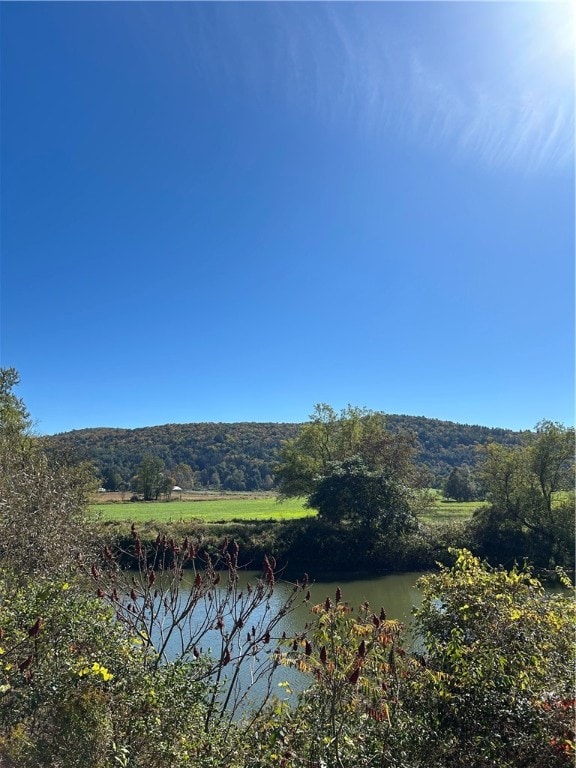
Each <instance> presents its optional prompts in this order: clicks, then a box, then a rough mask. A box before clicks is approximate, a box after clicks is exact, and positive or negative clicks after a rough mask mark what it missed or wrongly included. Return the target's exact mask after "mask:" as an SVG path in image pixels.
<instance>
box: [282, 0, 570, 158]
mask: <svg viewBox="0 0 576 768" xmlns="http://www.w3.org/2000/svg"><path fill="white" fill-rule="evenodd" d="M281 10H282V9H281ZM323 10H324V9H323ZM374 18H375V17H374V15H373V14H371V13H367V14H365V16H363V14H362V12H361V11H358V13H357V14H356V15H355V17H354V18H353V21H354V23H353V24H350V15H349V14H347V16H346V18H345V19H344V18H343V16H342V13H341V10H340V8H339V7H338V5H337V4H336V5H333V6H331V7H329V8H327V9H325V13H324V17H323V19H322V21H319V19H318V16H317V15H315V16H314V19H315V28H314V29H313V28H311V27H306V25H304V26H297V27H295V26H294V24H293V23H292V24H291V23H290V22H291V21H293V19H290V18H288V16H287V15H284V18H283V20H282V22H283V23H282V26H283V28H284V31H285V40H286V43H287V47H288V52H289V55H288V61H290V62H292V66H291V68H290V71H286V70H284V80H285V86H286V88H287V90H288V91H289V92H297V93H298V94H299V96H300V97H303V96H306V97H307V98H308V99H309V102H310V105H311V106H313V107H314V108H315V109H316V110H317V111H318V113H319V114H320V115H321V116H322V118H323V119H325V120H329V121H333V122H341V121H342V120H348V121H350V120H353V121H354V122H355V124H356V126H357V128H358V130H359V131H361V132H363V133H367V134H370V135H372V136H378V135H379V134H383V133H388V135H389V132H391V133H392V134H393V135H395V136H396V139H397V140H401V141H407V142H411V143H414V144H416V143H417V144H419V145H424V146H428V147H430V149H432V150H433V149H434V148H436V149H442V150H449V151H452V152H453V153H454V154H455V155H457V156H459V157H460V158H462V159H465V160H468V161H471V162H475V163H481V164H484V165H486V166H489V167H494V166H497V167H503V166H504V167H513V168H515V169H518V170H522V171H523V172H525V173H541V172H544V171H545V172H554V171H556V170H560V169H564V168H569V167H571V166H572V164H573V160H574V96H573V83H572V79H571V77H572V66H573V59H572V56H573V51H564V55H563V58H560V57H559V56H555V55H552V54H557V53H558V51H557V48H554V45H555V41H554V38H553V36H552V34H551V32H550V30H547V31H546V34H549V35H550V37H549V39H548V40H547V41H546V40H542V39H537V40H532V41H531V42H530V44H529V45H526V46H525V48H523V49H522V52H521V53H522V55H518V56H517V58H516V59H514V46H513V45H512V46H511V48H510V50H504V51H500V53H498V51H495V50H494V45H493V41H491V40H490V39H484V40H482V41H480V44H479V45H478V49H479V50H483V55H484V56H485V57H486V64H487V65H488V64H489V65H490V66H487V67H486V74H485V75H484V74H483V67H482V61H479V62H477V66H476V67H475V74H473V75H470V76H469V77H465V76H464V77H463V76H461V74H460V72H459V68H460V62H459V61H458V59H457V58H452V59H451V58H450V56H442V57H438V56H437V55H436V56H435V54H437V53H438V52H437V50H436V49H435V46H434V41H433V40H432V44H431V41H430V40H428V41H427V40H426V39H425V35H426V32H424V33H420V38H419V39H418V36H417V35H415V34H414V32H413V30H411V29H410V28H406V27H402V26H400V25H396V26H395V27H392V26H391V25H390V24H387V23H386V19H385V18H384V19H380V20H379V23H376V24H375V23H374ZM513 31H514V30H511V31H510V35H511V36H512V33H513ZM430 34H432V33H430ZM499 42H500V44H501V40H500V41H499ZM522 42H525V40H523V41H522ZM518 45H519V44H518ZM278 55H279V56H281V55H282V51H278ZM498 55H501V56H502V68H501V72H499V71H498V68H496V67H494V64H493V62H491V61H490V59H491V57H494V56H498ZM438 58H440V59H441V62H440V63H438V61H437V60H436V59H438ZM523 63H526V66H523ZM512 65H513V66H512ZM559 68H560V70H562V69H563V73H564V77H563V78H562V77H558V78H557V79H555V76H554V75H553V74H552V73H553V72H555V73H556V74H558V72H559ZM278 71H281V68H279V70H278Z"/></svg>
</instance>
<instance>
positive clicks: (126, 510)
mask: <svg viewBox="0 0 576 768" xmlns="http://www.w3.org/2000/svg"><path fill="white" fill-rule="evenodd" d="M90 510H91V511H92V512H93V513H94V514H95V515H97V516H98V518H99V519H100V520H103V521H108V520H129V521H131V522H146V521H150V520H155V521H157V522H165V523H167V522H179V521H184V520H192V519H197V520H202V521H204V522H206V523H216V522H222V521H229V520H235V519H241V520H264V519H270V518H274V519H275V520H293V519H295V518H298V517H308V516H309V515H313V514H315V513H314V512H313V511H312V510H310V509H305V508H304V501H303V499H287V500H286V501H284V502H282V503H281V504H280V503H278V502H277V501H276V499H275V498H274V497H273V496H267V497H264V498H260V499H259V498H251V499H250V498H237V499H235V498H226V499H213V500H202V501H189V500H185V501H146V502H144V501H141V502H125V503H123V504H93V505H92V506H91V507H90Z"/></svg>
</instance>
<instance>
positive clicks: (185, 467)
mask: <svg viewBox="0 0 576 768" xmlns="http://www.w3.org/2000/svg"><path fill="white" fill-rule="evenodd" d="M170 472H171V474H172V477H173V478H174V484H175V485H179V486H180V488H184V490H190V489H191V488H194V482H195V479H194V470H193V469H192V467H191V466H190V465H189V464H184V463H182V462H181V463H180V464H176V466H174V467H172V469H171V470H170Z"/></svg>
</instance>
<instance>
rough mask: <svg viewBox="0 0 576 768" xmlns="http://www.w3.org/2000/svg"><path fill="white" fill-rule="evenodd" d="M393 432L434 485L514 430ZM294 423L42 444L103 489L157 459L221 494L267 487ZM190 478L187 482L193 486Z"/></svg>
mask: <svg viewBox="0 0 576 768" xmlns="http://www.w3.org/2000/svg"><path fill="white" fill-rule="evenodd" d="M387 423H388V426H389V428H390V430H393V431H411V432H415V433H416V434H417V436H418V440H419V443H420V451H419V453H418V455H417V462H418V463H419V464H420V465H421V466H422V467H424V468H426V469H428V470H429V472H430V473H431V476H432V477H431V481H432V480H433V482H434V483H435V484H437V485H438V484H441V483H442V481H443V480H444V479H445V478H446V477H447V476H448V474H449V473H450V470H451V468H452V467H455V466H462V465H465V464H467V465H468V466H470V467H471V468H474V467H475V466H476V465H477V463H478V451H477V446H478V445H483V444H486V443H489V442H498V443H502V444H507V445H512V444H516V443H518V442H519V441H520V436H521V433H520V432H513V431H511V430H506V429H492V428H488V427H480V426H470V425H464V424H456V423H453V422H449V421H440V420H437V419H427V418H425V417H422V416H395V415H388V416H387ZM299 428H300V425H299V424H274V423H257V422H245V423H238V424H221V423H197V424H165V425H163V426H156V427H143V428H139V429H112V428H95V429H81V430H74V431H72V432H64V433H62V434H58V435H52V436H49V437H45V438H43V439H44V440H45V441H46V443H47V446H48V450H50V451H53V452H57V453H64V454H66V455H67V456H72V457H73V458H74V459H76V460H88V461H92V462H93V463H94V464H95V466H96V467H97V469H98V471H99V472H100V474H101V477H102V483H103V485H104V486H105V487H106V488H108V489H109V490H115V489H121V488H122V487H127V486H128V484H129V482H130V479H131V478H132V477H133V475H134V474H135V473H136V468H137V466H138V464H139V463H140V462H141V461H142V459H143V457H144V456H145V455H147V454H151V455H153V456H156V457H159V458H160V459H162V461H163V462H164V464H165V466H166V468H167V469H168V470H170V472H171V474H172V475H173V476H174V478H175V481H176V482H177V483H178V484H179V485H182V487H191V485H192V484H194V486H195V487H203V488H208V487H213V488H214V487H217V488H223V489H226V490H236V491H241V490H257V489H266V490H269V489H271V488H273V485H274V465H275V463H276V461H277V460H278V455H279V450H280V448H281V446H282V443H283V442H284V441H285V440H289V439H291V438H293V437H294V436H295V435H296V434H297V432H298V430H299ZM192 478H193V480H192Z"/></svg>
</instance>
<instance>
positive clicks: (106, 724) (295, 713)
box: [0, 369, 576, 768]
mask: <svg viewBox="0 0 576 768" xmlns="http://www.w3.org/2000/svg"><path fill="white" fill-rule="evenodd" d="M0 374H1V375H0V467H1V474H0V558H1V559H0V562H2V568H1V570H0V648H1V651H0V763H1V764H2V765H3V766H10V768H11V767H12V766H18V768H32V766H34V768H36V766H45V767H46V768H84V767H85V766H90V768H112V767H113V766H114V767H115V768H117V767H118V766H124V767H125V768H144V767H146V768H161V766H165V765H170V766H174V767H178V768H179V767H180V766H182V767H185V766H194V767H195V768H196V767H197V768H212V767H213V766H222V765H225V766H229V767H230V768H268V767H272V766H285V767H287V766H295V768H311V766H314V768H316V766H317V767H318V768H320V766H326V767H327V768H374V767H375V766H379V767H380V768H424V766H426V768H493V767H494V766H498V767H499V768H564V767H566V766H569V765H572V764H573V761H574V756H575V752H574V732H573V723H574V689H573V669H574V663H575V661H576V658H575V647H574V642H573V638H574V628H575V623H576V615H575V614H576V603H575V602H574V595H573V591H572V590H571V589H570V588H569V585H568V582H567V579H566V577H565V576H564V575H563V573H562V571H561V570H558V571H557V573H558V578H559V579H561V580H562V582H563V583H564V585H565V591H564V592H561V593H549V592H547V591H545V590H544V588H543V587H542V585H541V583H540V582H539V581H538V579H537V578H535V576H534V573H533V571H532V570H531V569H530V567H524V568H519V567H516V566H513V567H511V568H509V569H506V570H504V569H500V568H494V567H492V566H490V565H488V564H487V563H486V562H485V561H483V560H481V559H480V558H478V557H477V556H475V555H473V554H472V553H471V552H470V551H468V550H466V549H462V548H459V549H453V548H448V547H446V548H445V556H446V557H445V565H444V567H442V568H441V569H440V570H438V571H436V572H434V573H431V574H429V575H428V576H426V577H424V578H423V579H422V581H421V582H420V588H421V590H422V595H423V601H422V605H421V608H419V609H418V611H417V612H416V613H415V617H414V619H415V627H416V631H417V634H418V637H419V641H420V642H419V645H418V648H417V649H416V650H415V649H413V648H411V647H410V646H409V645H408V644H406V643H405V641H404V630H403V627H402V626H401V625H400V624H399V623H398V622H396V621H392V620H390V619H389V618H388V617H387V616H386V610H385V608H386V606H383V607H381V606H369V605H366V604H365V605H363V606H352V605H349V604H348V603H347V602H346V595H345V594H343V593H342V592H341V590H340V589H338V590H336V592H335V594H333V595H327V596H326V599H325V600H323V601H322V602H320V603H319V604H317V605H311V606H310V621H309V624H308V625H306V626H305V627H302V629H301V631H300V632H298V633H297V635H296V636H293V637H285V636H284V634H283V629H282V623H281V622H282V619H283V618H284V617H285V616H286V615H287V614H289V613H290V612H291V611H292V610H293V608H294V606H295V605H296V604H297V603H301V602H302V601H305V602H308V601H309V595H308V585H307V580H306V577H305V576H304V575H301V576H300V578H299V579H298V580H296V579H294V581H293V584H292V589H291V590H288V594H287V597H286V599H285V600H284V602H283V603H282V604H281V605H280V607H279V608H278V609H276V610H272V608H271V605H272V603H271V599H270V598H271V595H272V594H273V592H274V590H275V589H276V586H277V585H276V581H277V578H278V572H277V568H278V564H277V562H276V559H275V558H274V557H273V556H272V554H271V551H270V552H269V554H268V555H266V556H265V557H264V558H263V559H262V560H261V561H260V562H261V565H262V571H261V577H260V578H259V579H255V580H254V581H253V582H252V584H251V585H250V587H247V586H243V587H240V586H239V581H238V571H239V566H240V565H241V564H242V562H243V561H244V554H243V550H242V548H241V546H240V544H239V542H238V540H234V539H231V538H226V537H222V538H221V539H220V540H219V541H218V542H216V541H215V540H213V539H211V538H210V537H209V536H207V535H205V534H203V533H202V532H200V533H194V534H191V533H189V532H188V533H187V534H184V531H182V532H183V534H184V535H183V536H181V537H178V538H176V537H174V538H172V539H171V538H170V537H168V536H163V535H162V534H160V535H157V536H156V537H155V538H153V537H152V535H151V533H150V535H148V532H146V536H145V535H144V531H143V526H136V525H134V526H131V528H130V531H129V537H128V538H127V539H126V540H125V541H124V542H123V544H122V547H119V548H118V549H117V550H116V549H115V548H112V547H111V546H110V544H109V542H103V545H102V546H98V545H97V542H96V538H97V537H96V532H95V530H94V529H93V528H92V527H91V526H90V524H89V514H88V507H87V504H88V499H89V493H90V490H91V488H90V484H89V482H90V476H89V474H88V473H87V471H86V468H84V467H82V466H70V465H69V464H67V463H65V462H58V461H55V460H54V459H53V458H50V457H48V456H47V455H46V454H45V453H44V451H43V449H42V445H41V444H39V443H38V441H37V440H36V439H34V438H33V437H30V435H29V434H28V427H29V418H28V415H27V413H26V410H25V407H24V405H23V403H21V401H19V400H18V398H17V397H16V396H15V395H14V394H13V392H12V389H13V387H14V386H15V384H17V375H16V374H15V372H13V371H11V370H8V371H6V370H2V369H0ZM556 438H559V439H558V440H556ZM560 438H563V433H562V430H560V431H559V432H558V434H556V433H555V432H554V430H553V429H546V430H545V431H543V432H542V441H541V442H540V443H539V444H537V446H536V447H537V448H538V449H539V450H538V451H534V450H531V451H527V450H526V451H524V449H523V450H522V452H518V453H511V454H506V455H504V456H502V457H501V459H502V461H498V462H495V470H496V469H497V470H498V471H497V472H496V471H495V473H494V475H493V477H494V481H495V486H494V489H493V490H491V497H490V505H489V506H488V507H487V508H486V509H487V510H488V511H487V512H486V513H485V514H486V515H487V517H488V522H489V523H490V525H491V526H492V531H493V533H494V532H499V534H500V535H501V536H504V540H505V535H504V534H505V533H506V532H507V531H508V529H506V528H505V527H504V528H503V527H502V518H503V517H504V521H505V524H506V525H508V524H510V525H511V529H510V530H511V531H513V532H514V534H516V533H517V532H518V530H523V531H524V533H525V538H524V539H523V544H524V545H526V546H528V545H529V544H530V542H529V532H532V535H533V536H534V539H533V540H534V542H535V545H536V544H538V546H540V547H541V548H542V547H544V546H547V547H548V550H547V551H546V556H547V558H548V562H549V560H550V554H551V553H556V556H557V557H560V556H561V555H562V549H561V545H562V542H563V538H562V536H564V533H563V530H564V529H563V528H562V523H563V519H564V518H563V517H562V514H563V513H562V512H561V514H558V508H557V509H553V508H552V504H551V503H550V505H548V501H550V502H551V500H552V496H551V493H549V490H550V487H551V486H550V483H549V482H548V475H547V474H546V473H541V475H540V477H541V479H542V481H543V482H542V483H541V493H540V495H538V494H536V491H537V490H538V488H537V486H535V485H533V484H532V483H531V477H532V475H531V474H530V473H531V472H532V471H533V470H532V469H530V467H531V466H532V465H529V460H532V459H533V458H534V457H535V456H536V455H538V456H540V457H542V451H541V450H540V449H543V447H546V448H547V450H548V454H547V455H550V452H552V453H554V449H555V448H556V447H558V445H559V444H560V443H561V442H562V440H561V439H560ZM492 458H494V457H492ZM538 466H540V468H541V469H542V467H544V466H547V467H549V466H550V463H549V462H548V463H545V464H543V463H542V462H541V463H540V464H539V465H538ZM562 466H563V465H562ZM326 468H327V470H328V471H327V472H326V473H325V474H324V475H323V476H319V477H318V478H317V480H315V481H314V482H315V483H317V485H315V486H314V487H312V488H311V490H310V493H311V494H312V495H314V494H315V493H316V492H317V491H318V490H319V489H320V490H321V491H322V493H320V494H319V498H318V499H316V500H317V501H319V502H321V507H320V509H319V515H318V517H317V518H307V519H303V520H287V521H284V522H278V523H277V525H278V526H285V529H284V533H287V532H288V531H289V530H291V531H292V535H293V537H294V539H293V540H292V542H291V543H290V547H291V550H290V551H292V552H296V551H298V549H299V548H306V547H308V548H309V549H308V550H306V556H307V558H308V562H314V560H312V561H311V560H310V557H314V555H313V550H314V548H316V554H315V558H316V561H318V560H320V559H322V558H323V557H329V556H330V555H331V553H335V552H337V553H338V557H340V558H341V560H342V562H346V561H349V560H350V559H351V558H353V557H355V558H357V560H358V562H359V563H364V562H366V561H367V559H368V560H369V559H370V558H373V561H374V562H375V560H374V558H377V557H378V553H379V552H380V553H381V552H385V551H392V550H394V551H395V552H396V554H397V555H398V556H400V555H401V552H402V548H403V547H404V546H405V545H406V544H407V543H409V541H410V540H414V541H416V540H417V539H418V538H420V539H422V542H423V546H424V545H425V544H426V541H427V536H428V534H427V533H426V531H425V530H423V529H421V528H419V527H418V526H416V527H413V525H412V517H411V513H412V508H411V507H410V506H409V505H408V506H406V504H408V502H410V501H411V496H410V494H408V493H407V492H404V491H401V492H399V494H398V495H396V494H393V495H391V496H390V495H388V496H387V497H386V498H387V503H388V506H387V508H386V509H385V510H383V511H384V512H387V514H388V515H390V514H392V515H394V513H395V512H396V511H397V512H398V514H399V517H398V519H396V520H393V519H391V518H390V517H389V516H388V517H387V515H385V514H382V515H380V514H379V505H380V503H381V500H382V498H383V494H387V493H388V492H389V491H390V490H391V489H394V488H395V485H394V483H395V479H394V478H388V477H385V476H383V475H382V473H381V472H380V470H378V469H373V468H371V467H370V466H369V465H367V464H366V463H364V464H363V465H360V464H359V463H358V462H353V463H350V464H347V465H346V466H344V467H342V466H341V465H340V466H337V467H334V466H333V465H332V464H327V465H326ZM502 468H506V473H505V477H506V482H505V484H504V486H503V491H502V495H501V497H498V495H497V494H498V492H499V491H498V487H497V482H496V481H498V482H499V480H500V479H501V478H502V477H503V476H504V475H503V474H502V472H500V470H501V469H502ZM342 469H344V471H343V472H341V470H342ZM333 474H334V475H335V478H336V482H334V483H333V482H332V475H333ZM293 477H294V476H293ZM343 477H351V478H352V479H353V481H354V483H356V484H357V486H356V487H357V488H358V491H359V496H358V497H357V498H360V499H362V500H363V503H362V504H356V505H355V506H354V508H353V510H352V512H351V513H350V516H349V517H347V516H344V517H343V518H342V519H341V520H334V519H331V517H332V514H333V510H334V507H332V506H330V505H329V506H328V507H326V506H325V503H326V499H332V500H333V501H335V503H339V501H340V500H341V498H342V493H343V492H344V491H345V488H346V485H345V484H343V483H342V482H341V480H342V478H343ZM326 478H330V482H326V483H325V482H324V481H325V480H326ZM498 498H500V504H501V506H498V504H497V500H498ZM396 501H397V502H398V506H396ZM364 503H365V504H366V506H364ZM506 505H508V506H506ZM560 509H561V511H562V510H564V507H563V506H562V507H561V508H560ZM364 511H366V513H367V514H366V516H364ZM505 512H507V514H506V516H504V515H505ZM385 520H388V521H390V522H391V523H393V525H392V527H391V529H389V530H393V531H394V534H393V535H391V534H390V535H388V536H387V535H386V530H387V529H386V527H385V526H384V521H385ZM473 522H474V524H475V526H476V528H475V529H474V530H475V531H476V534H478V531H485V530H487V528H486V520H485V519H484V517H483V516H482V515H480V516H479V517H476V518H473ZM552 523H553V524H552ZM180 525H183V526H184V525H186V524H185V523H182V524H180ZM238 525H240V524H238ZM253 525H254V526H262V528H261V530H262V531H264V530H265V526H266V524H265V523H263V522H262V521H254V522H253ZM520 525H522V526H524V527H523V528H518V526H520ZM483 526H484V527H483ZM471 530H472V529H471ZM359 531H361V533H362V535H359ZM298 537H300V539H299V540H297V539H298ZM279 541H280V539H276V543H278V542H279ZM478 541H481V539H480V538H479V539H478ZM350 547H355V549H353V550H352V549H350ZM121 557H126V558H129V559H130V560H131V562H132V564H133V565H134V568H133V569H132V571H131V572H129V574H128V578H127V574H126V572H125V571H123V570H122V569H121V567H120V565H121V563H120V562H119V558H121ZM183 568H188V569H191V570H192V572H193V575H194V578H193V580H192V582H193V587H192V589H190V590H187V591H183V590H182V589H181V579H182V571H183ZM208 647H210V649H211V650H210V651H208ZM246 666H247V667H248V668H249V669H250V675H249V679H250V680H252V681H260V682H261V683H264V691H265V694H264V698H263V699H262V701H261V704H260V705H258V706H257V707H256V708H255V709H252V710H249V709H246V708H245V707H244V705H243V702H244V701H245V699H246V696H247V695H249V690H248V691H247V690H246V688H244V687H241V686H240V685H239V684H238V683H239V673H240V669H241V668H243V667H246ZM284 667H292V668H295V669H297V670H299V671H300V672H301V673H302V674H303V675H305V676H306V677H307V679H308V685H307V686H305V690H304V692H303V693H302V694H301V695H300V697H299V698H298V700H297V701H296V702H295V703H294V704H293V705H289V704H288V703H287V702H285V701H282V700H281V699H279V698H276V697H275V696H274V695H273V694H274V691H273V689H272V678H271V676H270V675H271V672H272V671H273V670H278V669H280V670H281V669H283V668H284Z"/></svg>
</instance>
